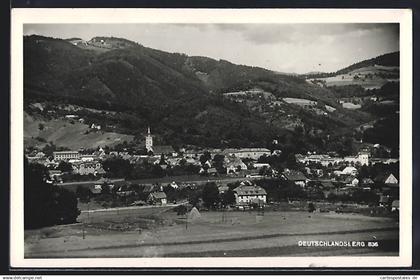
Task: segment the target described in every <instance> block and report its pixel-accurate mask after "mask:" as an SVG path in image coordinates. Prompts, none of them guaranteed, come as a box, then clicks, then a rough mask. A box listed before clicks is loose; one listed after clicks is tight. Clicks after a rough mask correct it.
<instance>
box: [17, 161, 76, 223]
mask: <svg viewBox="0 0 420 280" xmlns="http://www.w3.org/2000/svg"><path fill="white" fill-rule="evenodd" d="M47 176H48V170H47V169H46V167H44V166H43V165H40V164H36V163H34V164H30V163H28V160H27V159H26V158H25V161H24V226H25V228H26V229H30V228H39V227H44V226H52V225H57V224H65V223H74V222H75V221H76V219H77V216H78V215H79V214H80V210H79V209H77V198H76V195H75V194H74V193H72V192H70V191H68V190H66V189H63V188H60V187H57V186H54V185H52V184H48V183H46V178H47Z"/></svg>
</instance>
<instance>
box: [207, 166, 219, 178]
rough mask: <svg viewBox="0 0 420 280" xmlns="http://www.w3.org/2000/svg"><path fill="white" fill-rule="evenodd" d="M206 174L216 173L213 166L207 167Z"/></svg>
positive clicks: (213, 174)
mask: <svg viewBox="0 0 420 280" xmlns="http://www.w3.org/2000/svg"><path fill="white" fill-rule="evenodd" d="M207 174H209V175H212V176H215V175H217V169H216V168H215V167H212V168H209V169H207Z"/></svg>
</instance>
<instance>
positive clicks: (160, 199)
mask: <svg viewBox="0 0 420 280" xmlns="http://www.w3.org/2000/svg"><path fill="white" fill-rule="evenodd" d="M147 203H149V204H154V205H156V204H160V205H165V204H166V203H167V199H166V194H165V193H164V192H152V193H150V194H149V196H148V197H147Z"/></svg>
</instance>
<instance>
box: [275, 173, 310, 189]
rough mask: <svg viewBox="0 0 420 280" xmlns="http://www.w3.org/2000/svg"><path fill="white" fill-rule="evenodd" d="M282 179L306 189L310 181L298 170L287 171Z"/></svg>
mask: <svg viewBox="0 0 420 280" xmlns="http://www.w3.org/2000/svg"><path fill="white" fill-rule="evenodd" d="M281 177H282V178H283V179H285V180H287V181H290V182H293V183H294V184H295V185H298V186H301V187H305V186H306V184H307V183H308V181H309V180H308V178H306V177H305V175H303V173H302V172H300V171H297V170H286V171H284V172H283V173H282V175H281Z"/></svg>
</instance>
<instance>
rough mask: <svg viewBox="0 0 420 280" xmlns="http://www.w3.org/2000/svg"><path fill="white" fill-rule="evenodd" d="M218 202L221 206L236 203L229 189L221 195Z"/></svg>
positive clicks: (233, 194)
mask: <svg viewBox="0 0 420 280" xmlns="http://www.w3.org/2000/svg"><path fill="white" fill-rule="evenodd" d="M220 200H221V203H222V205H223V206H227V205H233V204H235V202H236V199H235V193H234V192H233V190H231V189H229V190H227V191H226V192H224V193H223V194H222V195H221V197H220Z"/></svg>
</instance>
